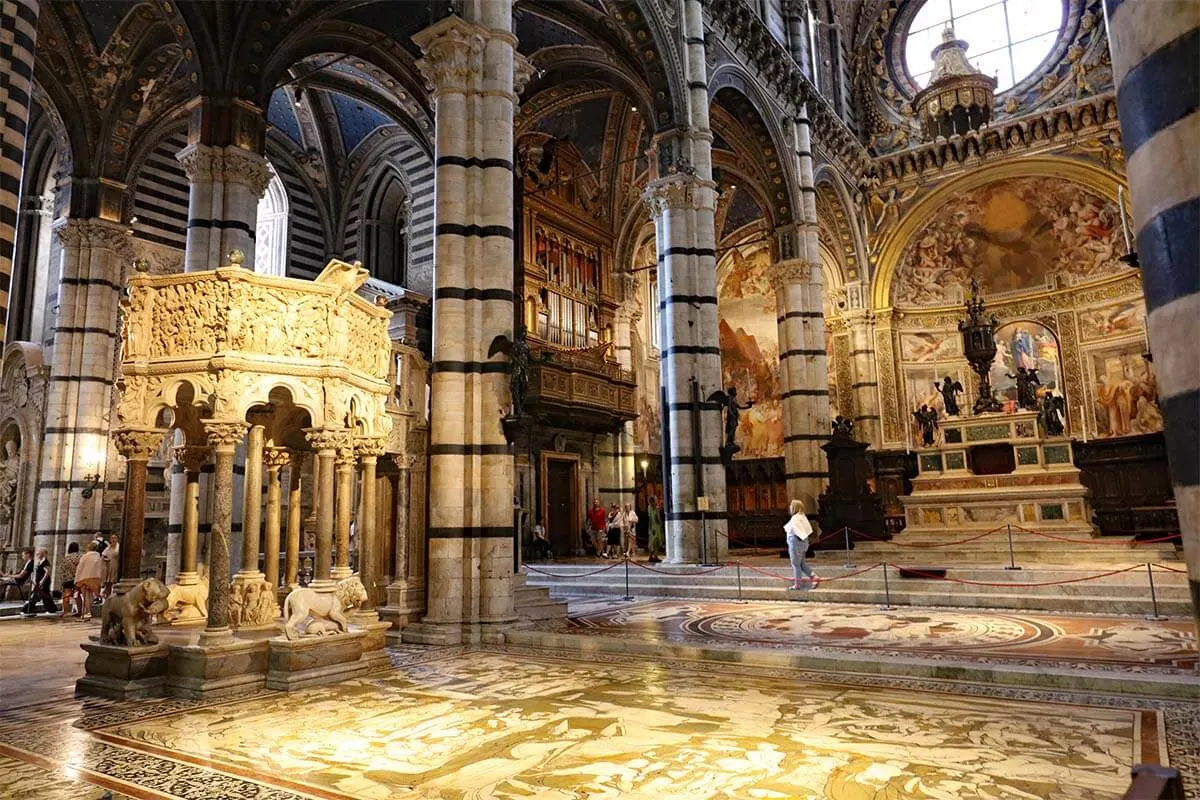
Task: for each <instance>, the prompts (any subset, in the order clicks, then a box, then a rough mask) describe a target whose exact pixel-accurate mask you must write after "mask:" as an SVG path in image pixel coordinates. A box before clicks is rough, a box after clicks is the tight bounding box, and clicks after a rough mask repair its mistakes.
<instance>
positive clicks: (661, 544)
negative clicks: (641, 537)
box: [646, 495, 666, 564]
mask: <svg viewBox="0 0 1200 800" xmlns="http://www.w3.org/2000/svg"><path fill="white" fill-rule="evenodd" d="M646 533H647V540H646V552H647V553H648V554H649V556H650V558H649V561H650V563H651V564H657V563H658V562H659V561H661V559H660V558H659V555H660V554H661V553H662V552H663V551H664V550H665V549H666V542H665V541H663V527H662V513H661V511H660V510H659V508H658V498H657V497H655V496H654V495H651V496H650V497H649V499H647V500H646Z"/></svg>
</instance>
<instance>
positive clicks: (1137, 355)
mask: <svg viewBox="0 0 1200 800" xmlns="http://www.w3.org/2000/svg"><path fill="white" fill-rule="evenodd" d="M1088 360H1089V362H1090V365H1089V372H1090V373H1091V374H1090V376H1089V377H1090V378H1091V381H1092V402H1093V406H1094V408H1093V410H1094V414H1095V417H1096V435H1097V436H1099V437H1108V436H1135V435H1137V434H1142V433H1157V432H1158V431H1161V430H1162V429H1163V420H1162V411H1161V410H1159V407H1158V381H1157V380H1156V379H1155V376H1154V368H1153V367H1152V366H1151V365H1150V364H1149V363H1148V362H1147V361H1146V359H1145V358H1144V357H1143V356H1142V342H1141V341H1140V340H1134V341H1131V342H1126V343H1124V344H1121V345H1116V346H1113V347H1108V348H1104V349H1102V350H1097V351H1092V352H1091V353H1090V354H1089V357H1088Z"/></svg>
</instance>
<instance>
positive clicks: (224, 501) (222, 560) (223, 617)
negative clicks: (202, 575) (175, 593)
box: [200, 420, 246, 645]
mask: <svg viewBox="0 0 1200 800" xmlns="http://www.w3.org/2000/svg"><path fill="white" fill-rule="evenodd" d="M203 424H204V433H205V434H206V435H207V437H208V444H209V446H210V447H211V448H212V451H213V460H214V462H215V463H214V469H213V509H212V529H211V531H210V532H209V534H208V624H207V625H206V626H205V628H204V632H203V633H202V634H201V635H200V644H201V645H208V644H220V643H221V642H225V641H229V640H231V639H232V638H233V634H232V633H231V632H230V628H229V596H230V591H229V577H230V576H229V531H230V526H231V523H232V521H233V453H234V450H236V449H237V446H238V444H239V443H240V442H241V441H242V438H243V437H244V436H245V433H246V423H245V422H243V421H241V420H221V421H218V420H205V421H204V423H203Z"/></svg>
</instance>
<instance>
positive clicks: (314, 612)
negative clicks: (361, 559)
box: [283, 577, 367, 639]
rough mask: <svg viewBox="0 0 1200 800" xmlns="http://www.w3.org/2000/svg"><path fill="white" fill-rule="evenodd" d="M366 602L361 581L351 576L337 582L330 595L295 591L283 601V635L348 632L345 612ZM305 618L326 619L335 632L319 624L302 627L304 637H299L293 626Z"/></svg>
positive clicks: (296, 636) (365, 591)
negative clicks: (331, 624)
mask: <svg viewBox="0 0 1200 800" xmlns="http://www.w3.org/2000/svg"><path fill="white" fill-rule="evenodd" d="M366 601H367V590H366V589H365V588H363V585H362V581H360V580H359V579H358V578H355V577H350V578H343V579H342V580H340V581H338V583H337V588H336V589H335V590H334V591H332V592H316V591H313V590H312V589H296V590H294V591H293V592H292V593H291V594H289V595H288V596H287V599H286V600H284V601H283V616H284V618H285V619H286V620H287V621H286V622H285V623H284V625H283V633H284V635H285V636H286V637H287V638H289V639H298V638H299V637H300V636H301V635H305V636H308V635H316V636H323V635H326V634H329V633H334V632H336V633H344V632H346V631H348V630H350V620H348V619H347V618H346V613H345V612H346V610H347V609H351V608H360V607H361V606H362V604H363V603H365V602H366ZM309 617H311V618H312V619H313V620H328V621H329V622H331V623H333V624H334V625H336V626H337V629H336V631H331V630H330V629H329V626H328V625H325V624H321V625H318V626H316V627H315V628H313V629H312V630H310V629H309V626H307V625H306V626H305V632H304V634H301V633H300V632H299V631H298V630H297V629H296V626H297V625H300V624H301V623H303V622H304V621H305V620H307V619H308V618H309Z"/></svg>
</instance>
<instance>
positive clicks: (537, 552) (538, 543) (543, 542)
mask: <svg viewBox="0 0 1200 800" xmlns="http://www.w3.org/2000/svg"><path fill="white" fill-rule="evenodd" d="M551 553H552V550H551V548H550V536H549V534H547V533H546V526H545V525H543V524H542V520H540V519H539V520H538V521H537V525H534V526H533V555H534V558H540V559H547V560H548V559H549V558H550V555H551Z"/></svg>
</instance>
